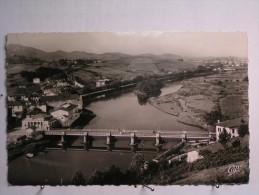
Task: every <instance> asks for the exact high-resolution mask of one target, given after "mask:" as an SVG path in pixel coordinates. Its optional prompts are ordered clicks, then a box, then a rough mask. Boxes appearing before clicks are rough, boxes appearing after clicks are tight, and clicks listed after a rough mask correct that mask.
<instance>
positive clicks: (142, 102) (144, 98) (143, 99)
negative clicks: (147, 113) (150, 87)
mask: <svg viewBox="0 0 259 195" xmlns="http://www.w3.org/2000/svg"><path fill="white" fill-rule="evenodd" d="M161 93H162V92H161V91H156V92H153V93H150V94H149V95H148V96H143V95H137V94H136V96H137V98H138V103H139V105H146V103H147V101H148V99H149V98H151V97H158V96H160V94H161Z"/></svg>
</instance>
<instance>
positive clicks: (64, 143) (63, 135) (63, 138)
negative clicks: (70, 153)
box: [61, 132, 66, 150]
mask: <svg viewBox="0 0 259 195" xmlns="http://www.w3.org/2000/svg"><path fill="white" fill-rule="evenodd" d="M65 135H66V133H65V132H63V133H62V135H61V147H62V149H63V150H66V141H65Z"/></svg>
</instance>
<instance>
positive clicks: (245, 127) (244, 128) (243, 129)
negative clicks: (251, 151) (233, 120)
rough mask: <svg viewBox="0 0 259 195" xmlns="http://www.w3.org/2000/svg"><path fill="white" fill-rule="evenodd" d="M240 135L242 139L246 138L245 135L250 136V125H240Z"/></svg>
mask: <svg viewBox="0 0 259 195" xmlns="http://www.w3.org/2000/svg"><path fill="white" fill-rule="evenodd" d="M238 134H239V136H240V137H244V136H245V135H247V134H249V129H248V124H246V123H242V124H240V125H239V127H238Z"/></svg>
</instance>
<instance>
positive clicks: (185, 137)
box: [182, 132, 187, 142]
mask: <svg viewBox="0 0 259 195" xmlns="http://www.w3.org/2000/svg"><path fill="white" fill-rule="evenodd" d="M182 142H187V136H186V132H184V133H183V134H182Z"/></svg>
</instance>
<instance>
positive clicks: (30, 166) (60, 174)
mask: <svg viewBox="0 0 259 195" xmlns="http://www.w3.org/2000/svg"><path fill="white" fill-rule="evenodd" d="M180 88H181V84H180V83H172V84H168V85H166V86H165V87H164V88H163V89H162V93H161V94H160V95H166V94H169V93H173V92H176V91H178V90H179V89H180ZM86 108H87V109H89V110H91V111H93V112H94V113H95V114H96V115H97V117H95V118H94V119H93V120H91V121H90V123H89V124H88V125H86V126H85V128H101V129H105V128H114V129H119V128H120V129H134V130H136V129H150V130H157V129H158V130H159V129H161V130H168V131H169V130H170V131H183V130H185V131H197V130H198V131H201V132H203V130H201V129H199V128H196V127H191V126H188V125H184V124H181V123H179V122H177V117H176V116H173V115H169V114H166V113H163V112H162V111H160V110H158V109H156V108H155V107H153V106H152V105H150V104H149V103H148V102H147V103H145V104H143V103H139V101H138V98H137V96H136V95H135V94H134V93H133V92H126V93H123V94H121V95H120V96H116V97H114V98H112V99H108V100H104V101H96V102H92V103H90V104H89V105H88V106H86ZM103 143H105V141H103ZM146 144H147V143H145V145H146ZM133 155H134V154H133V153H120V152H92V151H90V152H86V151H83V152H76V151H66V152H61V151H50V152H47V153H45V154H38V155H37V156H35V157H33V158H31V159H27V158H26V157H25V156H21V157H19V158H17V159H14V160H13V161H10V162H9V163H8V178H9V179H8V180H9V183H11V184H13V185H42V184H50V185H62V184H63V185H64V184H65V185H66V184H69V183H70V182H71V178H72V176H73V174H74V173H75V171H76V170H78V169H79V170H80V171H81V172H82V173H83V174H84V176H85V178H88V177H89V176H90V175H92V174H93V173H94V171H95V169H98V170H105V169H106V168H108V167H109V166H111V165H113V164H114V165H116V166H118V167H120V168H121V169H122V170H123V171H125V170H126V169H127V167H128V166H129V164H130V162H131V159H132V157H133ZM155 155H156V154H145V159H146V160H150V159H152V158H153V157H154V156H155Z"/></svg>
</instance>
